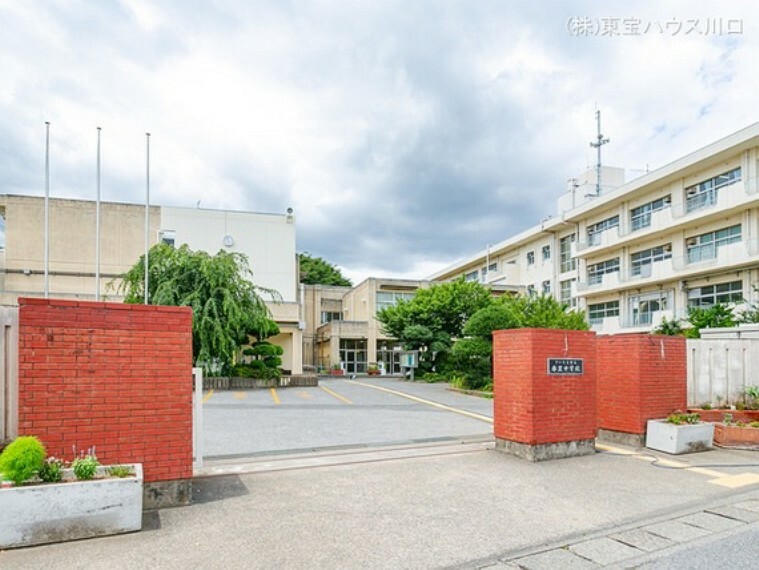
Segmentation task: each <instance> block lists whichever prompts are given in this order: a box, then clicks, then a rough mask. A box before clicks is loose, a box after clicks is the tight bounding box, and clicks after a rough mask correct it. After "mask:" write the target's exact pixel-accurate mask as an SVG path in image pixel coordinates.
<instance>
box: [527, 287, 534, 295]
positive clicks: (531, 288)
mask: <svg viewBox="0 0 759 570" xmlns="http://www.w3.org/2000/svg"><path fill="white" fill-rule="evenodd" d="M527 296H528V297H534V296H535V285H528V286H527Z"/></svg>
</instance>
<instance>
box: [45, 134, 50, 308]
mask: <svg viewBox="0 0 759 570" xmlns="http://www.w3.org/2000/svg"><path fill="white" fill-rule="evenodd" d="M44 249H45V254H44V258H45V261H44V265H45V299H47V298H48V297H49V296H50V275H49V273H50V272H49V266H50V121H45V245H44Z"/></svg>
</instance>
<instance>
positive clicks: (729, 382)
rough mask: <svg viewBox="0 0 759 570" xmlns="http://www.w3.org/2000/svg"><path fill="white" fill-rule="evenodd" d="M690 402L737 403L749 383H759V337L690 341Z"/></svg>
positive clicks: (688, 362)
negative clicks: (719, 401)
mask: <svg viewBox="0 0 759 570" xmlns="http://www.w3.org/2000/svg"><path fill="white" fill-rule="evenodd" d="M687 366H688V405H690V406H698V405H700V404H703V403H706V402H710V403H711V404H713V405H714V404H717V403H718V400H721V401H722V403H725V402H729V403H731V404H733V403H735V402H736V401H737V400H738V399H740V398H741V396H742V394H743V390H744V389H745V388H746V386H754V385H759V339H753V338H700V339H690V340H688V359H687Z"/></svg>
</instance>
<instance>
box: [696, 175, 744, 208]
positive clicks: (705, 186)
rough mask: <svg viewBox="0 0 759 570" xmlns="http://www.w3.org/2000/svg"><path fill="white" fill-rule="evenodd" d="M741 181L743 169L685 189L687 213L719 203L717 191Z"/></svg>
mask: <svg viewBox="0 0 759 570" xmlns="http://www.w3.org/2000/svg"><path fill="white" fill-rule="evenodd" d="M740 179H741V168H740V166H739V167H738V168H733V169H732V170H729V171H727V172H724V173H722V174H720V175H719V176H715V177H714V178H710V179H709V180H704V181H703V182H699V183H698V184H695V185H693V186H689V187H688V188H686V189H685V211H686V212H694V211H696V210H700V209H701V208H706V207H707V206H713V205H714V204H716V203H717V190H719V189H720V188H722V187H724V186H729V185H730V184H734V183H735V182H738V181H739V180H740Z"/></svg>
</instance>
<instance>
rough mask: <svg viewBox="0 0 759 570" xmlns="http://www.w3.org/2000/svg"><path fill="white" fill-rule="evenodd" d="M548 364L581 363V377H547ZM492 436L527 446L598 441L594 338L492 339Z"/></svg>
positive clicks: (524, 334)
mask: <svg viewBox="0 0 759 570" xmlns="http://www.w3.org/2000/svg"><path fill="white" fill-rule="evenodd" d="M548 358H582V359H584V374H583V375H581V376H553V375H550V376H549V375H548V371H547V360H548ZM493 379H494V387H493V390H494V402H493V408H494V409H493V411H494V426H493V429H494V433H495V437H496V438H498V439H505V440H509V441H516V442H519V443H524V444H528V445H539V444H543V443H557V442H566V441H576V440H586V439H593V438H595V437H596V335H595V333H593V332H585V331H564V330H551V329H516V330H501V331H495V332H494V333H493Z"/></svg>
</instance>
